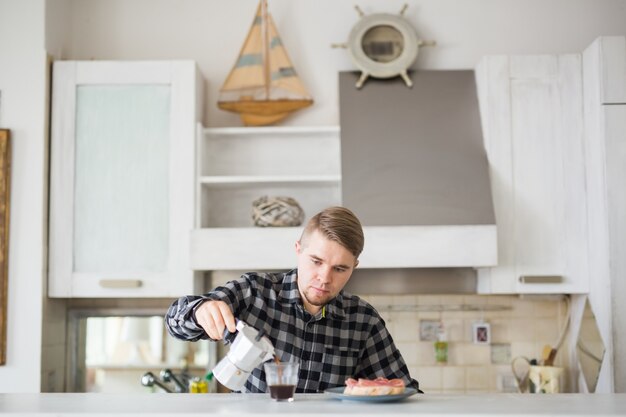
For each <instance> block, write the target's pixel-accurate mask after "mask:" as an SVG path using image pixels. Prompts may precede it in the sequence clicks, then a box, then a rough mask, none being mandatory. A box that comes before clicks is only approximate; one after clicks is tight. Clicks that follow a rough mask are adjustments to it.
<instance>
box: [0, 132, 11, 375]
mask: <svg viewBox="0 0 626 417" xmlns="http://www.w3.org/2000/svg"><path fill="white" fill-rule="evenodd" d="M10 139H11V137H10V132H9V130H7V129H0V365H4V364H5V363H6V348H7V320H8V319H7V304H8V301H9V300H8V275H9V265H8V262H9V259H8V256H9V207H10V205H9V202H10V200H9V192H10V184H11V175H10V172H11V142H10Z"/></svg>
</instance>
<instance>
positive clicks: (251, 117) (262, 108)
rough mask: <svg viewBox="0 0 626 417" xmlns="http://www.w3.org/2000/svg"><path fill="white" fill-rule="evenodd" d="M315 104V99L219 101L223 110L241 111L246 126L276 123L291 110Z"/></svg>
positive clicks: (219, 105)
mask: <svg viewBox="0 0 626 417" xmlns="http://www.w3.org/2000/svg"><path fill="white" fill-rule="evenodd" d="M311 104H313V100H261V101H256V100H254V101H253V100H249V101H248V100H246V101H220V102H218V103H217V105H218V107H219V108H220V109H222V110H226V111H230V112H234V113H239V115H240V117H241V120H242V121H243V123H244V124H245V125H246V126H265V125H268V124H272V123H276V122H277V121H279V120H282V119H284V118H285V117H287V116H288V115H289V114H290V113H291V112H294V111H296V110H300V109H302V108H304V107H308V106H310V105H311Z"/></svg>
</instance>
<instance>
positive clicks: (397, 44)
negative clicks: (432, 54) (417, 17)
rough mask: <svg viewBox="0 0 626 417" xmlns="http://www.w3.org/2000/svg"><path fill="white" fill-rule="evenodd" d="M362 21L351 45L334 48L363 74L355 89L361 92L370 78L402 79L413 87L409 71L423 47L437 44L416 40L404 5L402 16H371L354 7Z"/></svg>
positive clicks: (355, 30) (349, 39)
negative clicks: (342, 50)
mask: <svg viewBox="0 0 626 417" xmlns="http://www.w3.org/2000/svg"><path fill="white" fill-rule="evenodd" d="M354 7H355V9H356V11H357V12H358V13H359V16H360V17H361V19H360V20H359V21H358V22H357V23H356V24H355V25H354V27H353V28H352V30H351V31H350V35H349V37H348V42H346V43H341V44H333V45H332V46H333V48H346V49H348V51H349V52H350V58H351V59H352V62H353V63H354V65H356V66H357V68H358V69H360V70H361V77H360V78H359V80H358V81H357V83H356V88H361V87H362V86H363V83H364V82H365V80H367V78H368V77H375V78H392V77H396V76H398V75H399V76H401V77H402V79H403V80H404V82H405V83H406V85H407V86H408V87H412V86H413V82H412V81H411V79H410V78H409V74H408V72H407V71H408V69H409V67H410V66H411V64H413V62H415V59H416V58H417V52H418V51H419V47H420V46H435V45H436V43H435V41H423V40H420V39H418V38H417V34H416V33H415V29H413V26H411V24H410V23H409V22H408V21H407V20H406V19H404V18H403V15H404V12H405V11H406V9H407V7H408V6H407V5H406V4H405V5H404V7H403V8H402V10H401V11H400V14H399V15H392V14H387V13H376V14H372V15H369V16H365V14H364V13H363V12H362V11H361V9H360V8H359V6H354Z"/></svg>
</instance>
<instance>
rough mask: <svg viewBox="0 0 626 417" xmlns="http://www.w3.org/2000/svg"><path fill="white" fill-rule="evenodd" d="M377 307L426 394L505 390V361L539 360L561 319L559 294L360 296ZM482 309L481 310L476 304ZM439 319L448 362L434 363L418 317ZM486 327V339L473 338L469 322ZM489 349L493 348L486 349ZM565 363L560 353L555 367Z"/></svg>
mask: <svg viewBox="0 0 626 417" xmlns="http://www.w3.org/2000/svg"><path fill="white" fill-rule="evenodd" d="M362 297H363V298H364V299H365V300H367V301H368V302H370V303H371V304H373V305H374V306H375V307H376V308H377V309H379V311H380V313H381V316H383V318H384V319H385V321H386V322H387V326H388V328H389V331H390V333H391V335H392V337H393V338H394V341H395V342H396V344H397V346H398V348H399V349H400V351H401V352H402V355H403V356H404V359H405V360H406V362H407V365H408V367H409V370H410V372H411V375H412V376H413V377H414V378H415V379H417V380H418V381H419V382H420V387H421V388H422V389H423V390H424V391H425V392H428V393H452V394H453V393H482V392H498V391H506V392H510V391H511V378H512V374H511V367H510V361H511V360H512V359H513V358H515V357H517V356H526V357H527V358H539V357H540V355H541V351H542V348H543V346H544V345H547V344H550V345H554V344H555V343H556V342H557V339H558V337H559V333H560V331H561V329H562V327H563V324H564V323H565V320H566V314H567V306H566V304H565V301H564V299H563V298H558V297H553V298H548V299H542V298H538V297H535V298H521V297H518V296H516V295H489V296H486V295H485V296H483V295H399V296H398V295H394V296H389V295H362ZM481 307H482V308H484V310H483V309H482V308H481ZM423 320H434V321H437V322H441V323H443V326H444V329H445V332H446V338H447V341H448V362H447V363H445V364H438V363H437V362H436V361H435V351H434V342H433V341H420V321H423ZM480 321H484V322H485V323H488V324H489V325H490V337H491V340H490V343H485V344H475V343H474V342H473V339H474V338H473V331H474V330H473V324H474V323H477V322H480ZM492 347H493V349H492ZM566 361H567V353H566V352H565V351H564V349H563V351H560V352H559V354H558V355H557V358H556V365H558V366H562V365H563V364H564V363H566Z"/></svg>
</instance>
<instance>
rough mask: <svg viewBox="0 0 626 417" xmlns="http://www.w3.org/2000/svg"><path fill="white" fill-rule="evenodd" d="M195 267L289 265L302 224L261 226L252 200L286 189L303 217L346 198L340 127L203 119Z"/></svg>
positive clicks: (199, 131) (193, 237) (193, 253)
mask: <svg viewBox="0 0 626 417" xmlns="http://www.w3.org/2000/svg"><path fill="white" fill-rule="evenodd" d="M197 138H198V159H197V161H196V163H197V172H198V177H197V179H196V187H197V193H198V196H199V199H198V201H197V206H196V230H194V231H193V232H192V233H191V265H192V267H193V268H194V269H196V270H229V269H230V270H233V269H235V270H240V269H288V268H292V267H293V266H295V252H294V251H295V249H294V243H295V241H296V240H297V239H298V238H299V237H300V233H301V230H302V228H301V227H280V228H276V227H255V226H254V223H253V220H252V202H253V201H254V200H256V199H257V198H259V197H262V196H287V197H292V198H294V199H295V200H296V201H297V202H298V203H299V204H300V206H301V207H302V209H303V210H304V213H305V218H308V217H310V216H312V215H314V214H315V213H317V212H318V211H320V210H322V209H324V208H326V207H328V206H333V205H339V204H341V166H340V146H339V145H340V143H339V128H338V127H334V126H332V127H282V126H281V127H274V126H273V127H244V128H203V127H202V126H198V129H197Z"/></svg>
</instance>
